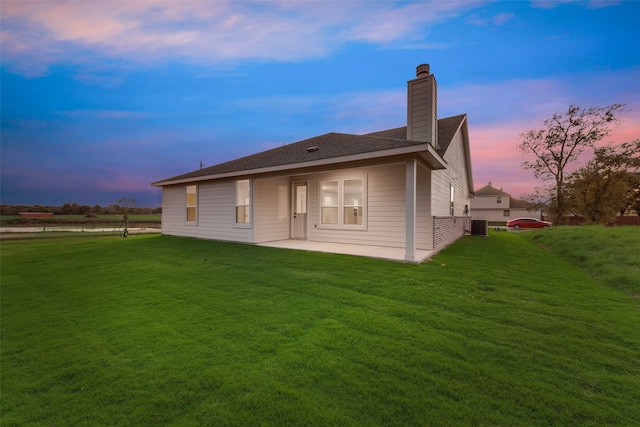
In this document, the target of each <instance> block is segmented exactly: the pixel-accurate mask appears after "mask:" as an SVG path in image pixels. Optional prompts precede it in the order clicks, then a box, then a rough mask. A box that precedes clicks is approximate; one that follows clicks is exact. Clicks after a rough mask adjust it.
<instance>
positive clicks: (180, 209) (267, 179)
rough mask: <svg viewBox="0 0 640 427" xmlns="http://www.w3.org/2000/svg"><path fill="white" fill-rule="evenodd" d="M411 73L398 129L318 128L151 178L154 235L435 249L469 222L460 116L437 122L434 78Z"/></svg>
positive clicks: (413, 254) (417, 258) (413, 252)
mask: <svg viewBox="0 0 640 427" xmlns="http://www.w3.org/2000/svg"><path fill="white" fill-rule="evenodd" d="M416 74H417V78H415V79H413V80H410V81H408V82H407V94H408V99H407V125H406V126H402V127H398V128H394V129H387V130H382V131H379V132H374V133H368V134H364V135H352V134H344V133H327V134H325V135H320V136H317V137H314V138H310V139H306V140H303V141H299V142H296V143H292V144H288V145H284V146H282V147H278V148H274V149H272V150H268V151H264V152H260V153H257V154H253V155H250V156H247V157H243V158H240V159H236V160H232V161H229V162H226V163H221V164H218V165H215V166H211V167H207V168H204V169H200V170H196V171H193V172H189V173H186V174H183V175H179V176H175V177H172V178H168V179H164V180H162V181H157V182H154V183H152V184H151V185H153V186H156V187H161V188H162V233H163V234H167V235H174V236H190V237H198V238H203V239H216V240H224V241H234V242H245V243H253V244H265V243H267V242H278V241H294V240H300V241H304V242H309V244H311V243H312V242H318V244H320V243H323V244H331V245H334V246H335V247H336V248H337V247H338V246H340V245H363V247H364V246H367V247H382V248H396V249H397V250H401V251H402V252H401V253H402V256H401V259H403V260H404V261H408V262H415V263H418V262H421V261H423V260H424V259H425V258H427V257H428V256H430V255H431V254H432V253H433V252H435V251H438V250H440V249H442V248H444V247H445V246H447V245H448V244H450V243H451V242H453V241H454V240H456V239H457V238H459V237H460V236H462V235H463V234H464V233H465V231H466V230H468V229H469V227H470V226H469V222H470V218H469V203H470V202H469V199H470V197H471V196H472V192H473V178H472V173H471V154H470V150H469V133H468V129H467V116H466V115H464V114H462V115H458V116H454V117H448V118H444V119H439V120H438V119H437V111H436V109H437V84H436V80H435V77H434V76H433V74H430V72H429V65H426V64H423V65H420V66H418V67H417V73H416ZM336 251H337V250H336ZM337 252H339V251H337Z"/></svg>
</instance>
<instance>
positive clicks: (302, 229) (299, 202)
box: [293, 182, 307, 240]
mask: <svg viewBox="0 0 640 427" xmlns="http://www.w3.org/2000/svg"><path fill="white" fill-rule="evenodd" d="M293 199H294V200H293V238H294V239H303V240H304V239H306V238H307V183H306V182H294V183H293Z"/></svg>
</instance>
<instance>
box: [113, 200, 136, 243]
mask: <svg viewBox="0 0 640 427" xmlns="http://www.w3.org/2000/svg"><path fill="white" fill-rule="evenodd" d="M135 204H136V201H135V200H134V199H128V198H126V197H122V198H121V199H120V200H118V201H117V202H116V203H115V206H116V207H117V209H118V213H119V214H120V215H122V225H123V226H124V231H123V232H122V237H128V236H129V214H130V213H131V210H132V209H133V205H135Z"/></svg>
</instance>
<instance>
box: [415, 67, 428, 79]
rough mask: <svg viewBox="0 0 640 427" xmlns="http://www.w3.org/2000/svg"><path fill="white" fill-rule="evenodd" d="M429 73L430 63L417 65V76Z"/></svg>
mask: <svg viewBox="0 0 640 427" xmlns="http://www.w3.org/2000/svg"><path fill="white" fill-rule="evenodd" d="M428 75H429V64H420V65H418V66H417V67H416V77H418V78H419V77H427V76H428Z"/></svg>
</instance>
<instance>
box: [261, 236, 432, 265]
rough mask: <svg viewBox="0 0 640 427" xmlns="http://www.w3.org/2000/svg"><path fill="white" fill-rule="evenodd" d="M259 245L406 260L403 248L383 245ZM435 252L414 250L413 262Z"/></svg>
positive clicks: (291, 242) (289, 242) (304, 242)
mask: <svg viewBox="0 0 640 427" xmlns="http://www.w3.org/2000/svg"><path fill="white" fill-rule="evenodd" d="M259 246H267V247H270V248H281V249H294V250H301V251H308V252H328V253H334V254H343V255H355V256H362V257H367V258H378V259H386V260H391V261H401V262H408V261H406V260H405V259H404V255H405V250H404V248H389V247H385V246H368V245H350V244H344V243H326V242H309V241H307V240H278V241H275V242H266V243H260V244H259ZM434 253H435V252H434V251H429V250H423V249H417V250H416V260H417V261H412V262H414V263H418V264H419V263H421V262H423V261H425V260H426V259H428V258H429V257H431V255H433V254H434Z"/></svg>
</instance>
